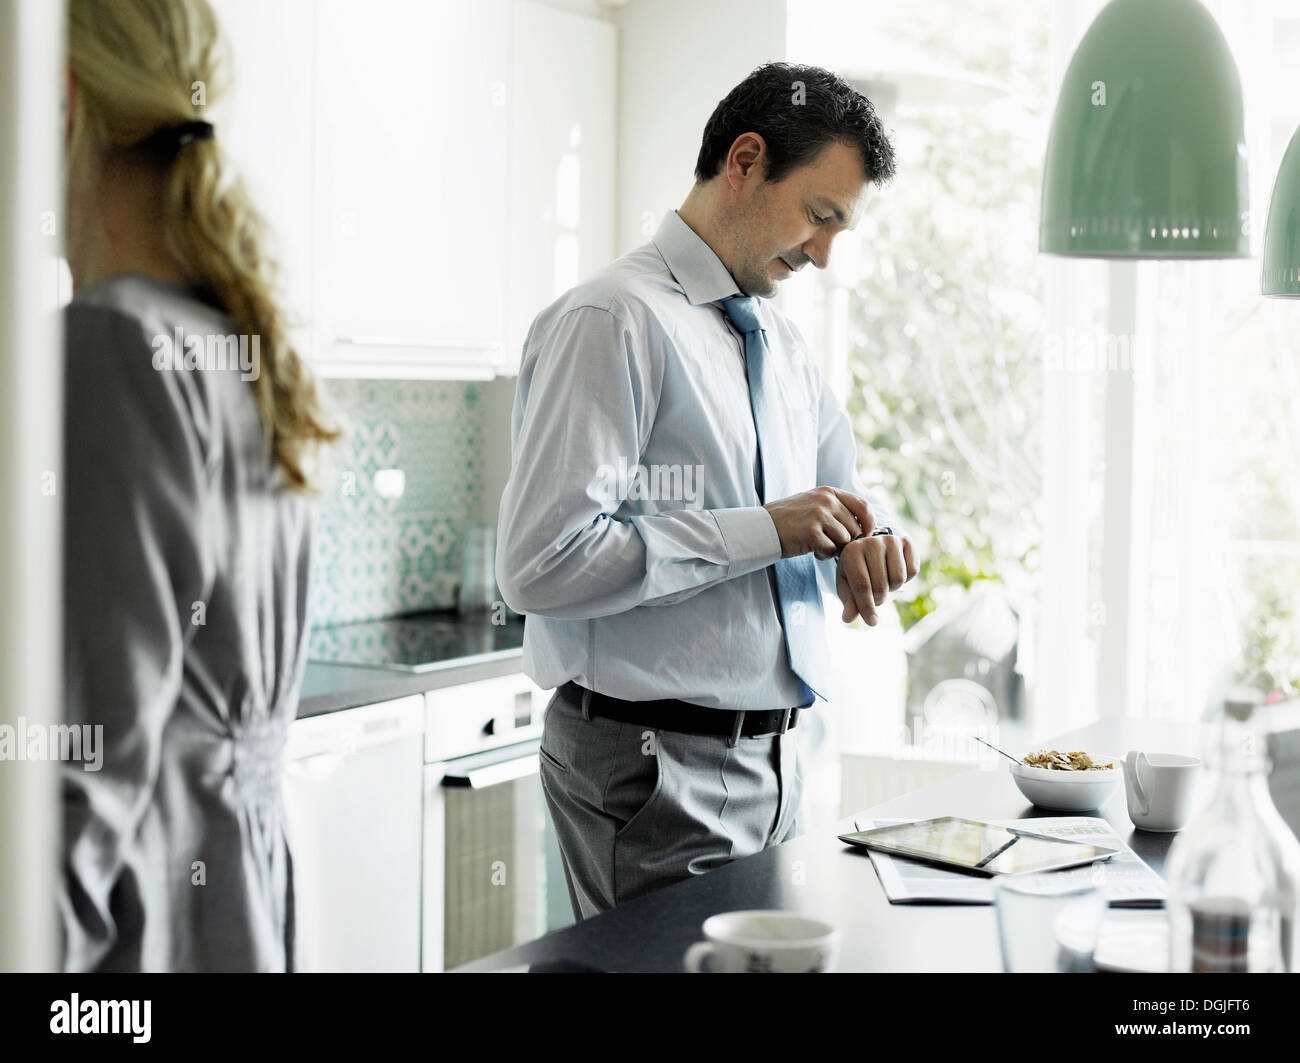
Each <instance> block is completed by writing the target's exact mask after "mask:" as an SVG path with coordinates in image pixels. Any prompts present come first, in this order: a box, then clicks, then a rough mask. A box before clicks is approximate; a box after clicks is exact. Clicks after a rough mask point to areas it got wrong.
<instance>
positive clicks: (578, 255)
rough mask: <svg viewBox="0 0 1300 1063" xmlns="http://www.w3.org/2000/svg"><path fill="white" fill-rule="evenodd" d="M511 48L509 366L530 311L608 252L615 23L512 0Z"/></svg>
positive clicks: (611, 245) (514, 367)
mask: <svg viewBox="0 0 1300 1063" xmlns="http://www.w3.org/2000/svg"><path fill="white" fill-rule="evenodd" d="M513 52H514V61H513V64H512V70H513V77H512V84H513V85H514V87H515V93H514V96H513V102H512V107H511V124H510V126H511V128H510V146H511V162H512V179H511V182H510V233H511V242H510V261H509V277H510V284H509V303H508V311H509V316H508V326H507V336H506V354H507V358H506V361H505V362H504V363H503V364H502V370H503V371H505V372H510V373H514V372H517V371H518V368H519V359H520V356H521V355H522V353H523V343H524V338H525V337H526V335H527V333H528V327H529V325H531V324H532V321H533V318H535V317H536V316H537V314H538V313H539V312H540V311H541V310H543V309H544V308H545V307H546V306H548V305H549V304H550V303H551V302H553V301H554V300H555V299H556V298H558V297H559V296H560V295H562V294H563V293H564V292H566V291H567V290H568V289H569V288H572V287H573V286H574V285H575V284H577V283H578V282H579V281H580V280H582V279H583V278H584V277H586V276H588V275H589V274H591V273H594V272H595V271H596V270H598V269H600V268H601V267H602V266H604V265H606V264H607V263H608V262H610V261H611V260H612V259H613V258H614V249H615V242H614V221H615V216H614V210H615V202H614V189H615V183H614V182H615V172H614V160H615V108H616V103H617V96H618V93H617V68H616V64H617V32H616V30H615V28H614V26H613V25H612V24H611V23H608V22H602V21H599V20H597V19H593V18H588V17H586V16H584V15H580V14H577V13H575V12H572V11H566V10H561V9H559V8H556V7H552V6H550V5H548V4H542V3H535V2H533V0H517V2H516V4H515V12H514V49H513Z"/></svg>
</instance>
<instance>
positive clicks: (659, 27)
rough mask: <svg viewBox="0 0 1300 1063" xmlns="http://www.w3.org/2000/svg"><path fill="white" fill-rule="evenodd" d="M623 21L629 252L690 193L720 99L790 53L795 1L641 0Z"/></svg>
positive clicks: (621, 114)
mask: <svg viewBox="0 0 1300 1063" xmlns="http://www.w3.org/2000/svg"><path fill="white" fill-rule="evenodd" d="M615 22H616V24H617V25H618V27H619V75H618V87H619V108H618V137H619V141H618V252H617V253H618V254H620V255H621V254H624V253H625V252H627V251H630V250H631V249H632V248H634V247H638V246H639V245H641V244H643V243H645V242H646V241H647V240H648V239H650V237H651V236H652V235H653V234H654V230H655V229H656V228H657V227H658V224H659V220H660V219H661V218H662V217H663V215H664V213H665V212H667V211H670V210H674V209H676V208H677V207H679V206H680V205H681V202H682V200H683V199H685V198H686V193H687V192H689V191H690V189H691V185H692V183H693V182H694V177H693V173H694V170H695V158H696V156H697V155H698V154H699V151H700V137H701V136H702V135H703V133H704V123H705V122H706V121H708V118H709V115H711V114H712V113H713V109H714V108H715V107H716V106H717V105H718V102H719V101H720V100H721V99H722V98H723V97H724V96H725V95H726V94H727V93H728V92H730V91H731V90H732V89H733V88H734V87H735V86H736V84H737V83H738V82H740V81H742V80H743V79H744V77H745V75H746V74H748V73H749V72H750V71H751V70H753V69H754V67H756V66H758V65H759V64H761V63H765V62H769V61H772V60H780V59H784V58H785V42H786V0H707V2H703V3H702V2H700V0H631V2H630V3H629V4H628V5H627V6H626V7H625V8H623V9H622V10H621V11H619V12H617V14H616V15H615Z"/></svg>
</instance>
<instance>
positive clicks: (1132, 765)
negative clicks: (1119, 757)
mask: <svg viewBox="0 0 1300 1063" xmlns="http://www.w3.org/2000/svg"><path fill="white" fill-rule="evenodd" d="M1200 770H1201V760H1200V758H1199V757H1189V756H1185V755H1183V754H1182V753H1141V752H1139V751H1138V750H1136V749H1133V750H1130V751H1129V754H1128V756H1126V757H1125V758H1124V793H1125V796H1127V798H1128V818H1129V819H1131V820H1132V821H1133V826H1135V827H1137V828H1138V830H1149V831H1158V832H1160V833H1163V834H1170V833H1172V832H1173V831H1176V830H1182V828H1183V824H1184V823H1186V822H1187V817H1188V816H1190V815H1191V813H1192V797H1193V795H1194V794H1195V792H1196V776H1197V773H1198V772H1199V771H1200Z"/></svg>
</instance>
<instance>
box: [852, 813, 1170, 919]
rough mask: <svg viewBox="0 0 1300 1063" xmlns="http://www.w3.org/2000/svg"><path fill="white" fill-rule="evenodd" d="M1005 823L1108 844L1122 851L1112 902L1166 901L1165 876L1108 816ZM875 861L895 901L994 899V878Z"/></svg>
mask: <svg viewBox="0 0 1300 1063" xmlns="http://www.w3.org/2000/svg"><path fill="white" fill-rule="evenodd" d="M906 822H908V821H907V820H904V819H868V818H863V817H859V818H857V819H855V820H854V821H853V825H854V826H855V827H856V828H857V829H858V830H872V829H874V828H875V827H889V826H892V825H893V824H895V823H906ZM989 822H990V823H997V824H999V825H1001V826H1006V827H1017V828H1019V829H1020V830H1027V831H1032V832H1033V833H1035V834H1045V835H1048V836H1050V837H1054V838H1069V839H1071V840H1073V841H1079V842H1090V843H1093V844H1096V845H1105V846H1108V847H1110V848H1114V849H1119V850H1120V851H1119V852H1118V853H1117V854H1116V855H1115V856H1113V857H1111V858H1110V860H1109V861H1107V863H1106V884H1105V887H1104V890H1105V894H1106V900H1107V902H1108V903H1109V905H1110V906H1111V907H1112V908H1157V907H1160V906H1161V905H1163V904H1164V900H1165V895H1166V890H1165V882H1164V879H1162V878H1161V877H1160V876H1159V875H1157V874H1156V873H1155V872H1154V871H1152V870H1151V868H1150V867H1148V866H1147V864H1146V863H1145V862H1143V860H1142V858H1141V857H1139V856H1138V855H1137V853H1135V852H1133V850H1132V849H1130V848H1129V847H1128V846H1126V845H1124V844H1123V843H1122V842H1121V841H1120V839H1119V835H1117V834H1116V833H1115V831H1114V830H1113V829H1112V827H1111V825H1110V824H1109V823H1107V822H1106V821H1105V820H1104V819H1098V818H1094V817H1091V816H1060V817H1055V818H1048V819H995V820H989ZM869 852H870V855H871V863H872V865H873V866H874V867H875V869H876V874H877V875H879V876H880V884H881V886H882V887H883V888H884V891H885V896H887V897H888V898H889V899H890V901H891V902H892V903H894V904H919V903H930V904H992V903H993V879H992V878H985V877H984V876H982V875H972V874H970V873H968V872H964V871H953V870H949V869H948V868H944V867H936V866H935V865H933V864H926V863H922V862H921V861H919V860H908V859H907V858H906V857H901V856H894V855H892V854H890V853H880V852H876V851H875V850H869ZM1050 874H1053V875H1061V876H1063V877H1066V878H1070V877H1073V878H1078V879H1080V880H1081V881H1086V880H1087V878H1088V876H1090V875H1091V868H1090V867H1089V866H1086V865H1085V866H1083V867H1074V868H1066V869H1065V870H1064V871H1053V872H1050Z"/></svg>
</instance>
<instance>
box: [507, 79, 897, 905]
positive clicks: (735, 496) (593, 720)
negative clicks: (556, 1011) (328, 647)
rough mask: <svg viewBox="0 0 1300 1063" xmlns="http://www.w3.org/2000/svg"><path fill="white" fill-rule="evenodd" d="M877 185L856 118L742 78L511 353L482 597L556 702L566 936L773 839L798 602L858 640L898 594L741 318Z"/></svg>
mask: <svg viewBox="0 0 1300 1063" xmlns="http://www.w3.org/2000/svg"><path fill="white" fill-rule="evenodd" d="M893 173H894V155H893V148H892V146H891V145H890V142H889V140H888V138H887V136H886V134H885V131H884V127H883V125H882V124H881V122H880V119H879V117H878V116H877V115H876V113H875V111H874V110H873V108H872V105H871V104H870V102H869V101H868V100H867V99H866V98H864V97H863V96H861V95H860V94H859V93H857V92H856V91H854V90H853V89H852V88H851V87H850V86H849V85H847V84H846V83H845V82H844V81H842V80H841V79H840V78H838V77H836V76H835V75H834V74H831V73H830V72H828V71H825V70H822V69H819V68H817V67H809V66H792V65H788V64H784V63H770V64H767V65H765V66H762V67H760V68H758V69H757V70H755V71H754V72H753V73H752V74H750V75H749V77H747V78H746V79H745V80H744V81H743V82H742V83H741V84H740V85H738V86H737V87H736V88H735V89H733V90H732V91H731V92H730V93H729V94H728V95H727V97H726V98H725V99H724V100H723V101H722V102H721V103H720V104H719V105H718V107H717V109H716V110H715V111H714V113H713V115H712V117H711V118H710V119H709V121H708V124H707V125H706V127H705V130H704V137H703V143H702V145H701V149H700V153H699V158H698V163H697V165H696V171H695V177H696V182H695V185H694V187H693V188H692V190H691V192H690V194H689V195H688V196H687V197H686V200H685V202H683V204H682V206H681V208H680V209H679V210H677V211H675V212H669V213H668V214H667V215H666V216H665V217H664V219H663V222H662V223H661V224H660V226H659V228H658V231H657V232H656V233H655V236H654V238H653V239H652V240H651V241H650V242H649V243H647V244H645V245H644V246H642V247H639V248H637V249H636V250H634V251H632V252H630V253H628V254H626V255H624V256H623V257H622V258H620V259H618V260H617V261H615V262H613V263H611V264H610V265H609V266H607V267H605V268H604V269H602V270H601V271H599V272H598V273H596V274H595V275H594V276H592V277H591V278H589V279H588V280H586V281H584V282H583V283H582V284H579V285H578V286H577V287H575V288H574V289H572V290H571V291H569V292H568V293H566V294H565V295H563V296H562V297H560V298H559V299H558V300H556V301H555V302H554V303H552V304H551V305H550V306H549V307H547V308H546V309H545V310H544V311H543V312H542V313H541V314H539V315H538V317H537V319H536V320H535V321H534V322H533V325H532V328H531V329H530V330H529V333H528V336H527V339H526V341H525V346H524V352H523V360H522V364H521V367H520V372H519V383H518V392H517V396H516V400H515V407H514V415H513V418H512V439H513V448H514V449H513V453H514V458H513V467H512V470H511V475H510V479H509V482H508V484H507V486H506V490H505V494H504V497H503V498H502V502H501V518H500V529H499V535H498V553H497V578H498V583H499V585H500V587H501V590H502V594H503V596H504V597H505V599H506V602H507V603H508V604H509V605H510V606H511V607H512V608H513V609H515V610H517V611H518V612H521V613H525V614H527V615H528V623H527V628H526V633H525V636H524V668H525V671H526V672H527V673H528V675H529V676H531V677H532V678H533V680H534V681H535V682H537V683H538V684H539V685H541V686H543V687H547V688H550V687H557V688H558V690H557V691H556V694H555V696H554V698H553V699H552V701H551V703H550V705H549V706H548V709H547V713H546V720H545V727H544V733H543V737H542V750H541V752H542V765H541V777H542V784H543V789H544V792H545V794H546V799H547V805H548V807H549V809H550V812H551V816H552V820H553V822H554V823H555V827H556V832H557V835H558V837H559V842H560V849H561V854H562V856H563V861H564V867H565V872H566V877H567V880H568V886H569V893H570V898H571V901H572V904H573V908H574V913H575V915H576V916H577V917H578V918H585V917H587V916H590V915H593V914H595V913H597V912H600V911H604V910H606V909H608V908H611V907H613V906H614V905H616V904H620V903H622V902H624V901H627V900H629V899H631V898H633V897H636V896H639V895H641V894H643V893H645V892H647V891H649V890H652V889H656V888H658V887H661V886H665V885H668V884H670V883H672V882H676V881H680V880H682V879H686V878H689V877H691V876H692V875H697V874H702V873H704V872H706V871H709V870H711V869H713V868H716V867H718V866H720V865H722V864H725V863H727V862H728V861H730V860H733V859H736V858H738V857H741V856H746V855H749V854H752V853H756V852H759V851H760V850H762V849H764V848H765V847H767V846H769V845H774V844H776V843H778V842H781V841H784V840H785V839H787V838H790V837H793V836H795V835H797V834H798V833H799V832H800V831H799V825H798V815H799V803H800V797H801V794H802V780H801V777H800V774H799V765H798V758H797V754H796V749H795V741H794V739H795V735H794V734H793V733H792V729H793V728H794V727H796V726H797V724H798V719H799V712H800V710H805V709H807V708H808V706H810V705H811V704H812V703H813V700H814V695H822V694H824V690H825V683H826V679H827V674H826V673H827V671H828V670H829V663H828V661H827V651H826V642H825V629H824V626H823V625H824V621H823V617H822V612H821V594H820V590H821V589H822V588H824V589H825V590H826V591H827V592H831V593H836V594H837V595H838V597H839V599H840V601H841V602H842V603H843V612H842V614H841V618H842V620H843V621H844V622H846V623H847V622H851V621H853V620H854V619H855V618H857V617H858V616H861V617H862V618H863V619H864V620H865V621H866V623H867V624H869V625H874V624H875V623H876V610H877V609H878V608H880V607H881V606H882V605H883V604H884V602H885V598H886V596H887V594H888V593H889V592H891V591H895V590H897V589H898V588H899V587H900V586H902V584H903V583H904V582H906V581H907V580H909V579H911V578H912V577H913V576H914V575H915V574H916V563H915V560H914V558H913V553H912V546H911V543H910V542H909V541H908V540H907V538H906V536H904V535H903V534H901V532H900V531H899V530H898V527H897V524H896V522H895V520H894V518H893V516H892V515H891V514H890V513H889V512H888V510H887V508H886V506H885V504H884V501H883V499H881V498H879V497H877V496H875V495H873V494H871V493H869V492H867V491H865V490H863V489H862V488H861V487H860V486H859V484H858V483H857V480H856V477H855V445H854V438H853V431H852V428H851V426H850V424H849V420H848V418H847V417H846V416H845V413H844V411H843V409H842V407H841V406H840V404H839V402H838V401H837V400H836V398H835V396H834V395H833V394H832V392H831V391H830V389H829V388H828V386H827V384H826V382H825V380H824V379H823V378H822V376H821V374H820V372H818V370H817V368H816V366H815V365H814V364H813V362H812V359H811V358H809V356H808V354H807V350H806V347H805V345H804V343H803V340H802V337H801V335H800V333H799V331H798V329H797V328H795V326H794V325H793V324H792V323H791V322H789V321H788V320H787V319H786V318H785V317H784V316H783V315H782V314H781V313H780V312H779V311H777V310H776V309H775V307H773V306H772V304H771V303H769V302H767V301H766V300H767V299H769V298H770V297H771V296H773V295H774V294H775V293H776V290H777V284H778V282H779V281H781V280H783V279H784V278H785V277H787V276H789V275H790V274H791V273H792V272H794V271H796V270H798V269H800V268H802V267H803V266H805V265H806V264H808V263H810V262H811V263H812V264H813V265H814V266H816V267H818V268H819V269H824V268H825V267H826V264H827V258H828V256H829V254H830V247H831V241H832V240H833V239H834V237H835V236H836V234H838V233H839V232H842V231H843V230H844V229H846V228H853V227H854V226H856V225H857V223H858V221H859V220H860V218H861V215H862V210H863V207H864V203H865V200H866V194H867V191H868V188H869V187H870V186H871V185H872V184H879V183H884V182H885V181H888V180H889V179H890V178H892V176H893ZM814 559H815V560H814ZM819 582H820V584H821V587H819Z"/></svg>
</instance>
